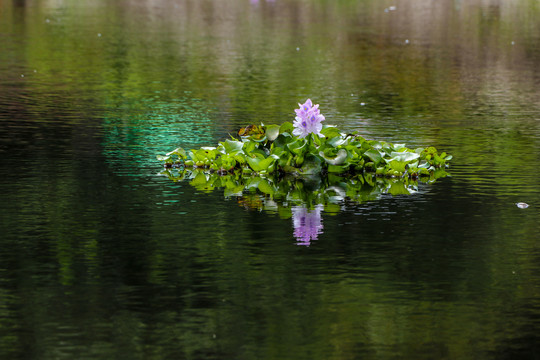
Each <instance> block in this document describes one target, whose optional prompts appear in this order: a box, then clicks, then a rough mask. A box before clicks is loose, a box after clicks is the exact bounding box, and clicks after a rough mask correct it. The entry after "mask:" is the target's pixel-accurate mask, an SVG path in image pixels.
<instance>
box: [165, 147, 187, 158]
mask: <svg viewBox="0 0 540 360" xmlns="http://www.w3.org/2000/svg"><path fill="white" fill-rule="evenodd" d="M167 155H168V156H170V155H177V156H178V157H179V158H182V159H185V158H186V157H187V154H186V150H184V149H182V148H181V147H179V148H176V149H174V150H173V151H171V152H170V153H167Z"/></svg>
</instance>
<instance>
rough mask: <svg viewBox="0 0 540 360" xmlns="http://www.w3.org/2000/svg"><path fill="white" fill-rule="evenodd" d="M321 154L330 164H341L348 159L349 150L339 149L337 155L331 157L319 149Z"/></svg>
mask: <svg viewBox="0 0 540 360" xmlns="http://www.w3.org/2000/svg"><path fill="white" fill-rule="evenodd" d="M319 155H320V156H321V157H322V158H323V159H324V161H326V162H327V163H328V164H330V165H341V164H343V163H344V162H345V160H347V150H345V149H339V151H338V152H337V154H336V156H335V157H329V156H328V155H326V154H325V153H324V152H323V151H319Z"/></svg>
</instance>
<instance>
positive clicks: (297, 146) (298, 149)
mask: <svg viewBox="0 0 540 360" xmlns="http://www.w3.org/2000/svg"><path fill="white" fill-rule="evenodd" d="M306 144H307V142H306V141H305V140H304V139H296V140H295V141H293V142H291V143H288V144H287V148H288V149H289V150H290V151H291V152H292V153H294V154H296V155H300V154H302V153H304V151H305V150H306Z"/></svg>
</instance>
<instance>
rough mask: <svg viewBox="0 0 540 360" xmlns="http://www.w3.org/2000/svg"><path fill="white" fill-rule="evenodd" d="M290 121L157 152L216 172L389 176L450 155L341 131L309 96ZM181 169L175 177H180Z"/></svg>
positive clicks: (417, 171)
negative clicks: (212, 144)
mask: <svg viewBox="0 0 540 360" xmlns="http://www.w3.org/2000/svg"><path fill="white" fill-rule="evenodd" d="M299 105H300V108H299V109H296V110H295V112H296V117H295V121H294V123H290V122H285V123H283V124H281V125H262V124H261V125H249V126H247V127H245V128H242V129H241V130H240V131H239V132H238V138H234V137H232V136H231V139H227V140H225V141H223V142H220V143H219V144H218V146H216V147H201V148H200V149H193V150H188V151H186V150H184V149H183V148H177V149H176V150H174V151H171V152H169V153H168V154H166V155H164V156H161V155H158V156H157V158H158V160H160V161H163V162H164V163H165V168H167V169H171V168H175V169H177V170H178V171H180V172H186V171H191V170H193V169H198V170H199V171H201V170H202V171H203V172H207V173H210V174H216V175H220V176H225V175H231V174H238V175H240V176H241V177H246V176H252V175H259V176H262V177H269V176H274V175H277V176H284V175H292V176H295V177H302V176H306V175H322V176H324V175H328V174H335V175H340V176H345V177H355V176H358V175H363V177H364V178H365V175H372V176H377V177H388V178H395V177H398V178H409V179H417V178H420V179H422V178H425V179H426V180H427V181H429V179H433V178H437V177H441V176H444V175H443V174H446V173H445V172H444V171H441V170H442V169H444V168H445V167H446V166H447V162H448V161H450V160H451V159H452V156H451V155H448V154H446V153H445V152H442V153H439V152H438V151H437V150H436V149H435V148H434V147H427V148H418V149H409V148H407V147H406V146H405V145H404V144H391V143H388V142H384V141H376V140H367V139H365V138H364V137H362V136H361V135H359V134H358V132H353V133H350V134H345V133H342V132H341V131H340V130H339V129H338V128H337V127H334V126H330V125H326V126H323V125H322V122H323V121H324V120H325V117H324V116H323V115H322V114H321V113H320V110H319V106H318V105H313V104H312V102H311V100H309V99H308V100H307V101H306V102H305V103H304V104H299ZM184 176H185V174H183V175H182V174H180V175H178V176H177V177H184Z"/></svg>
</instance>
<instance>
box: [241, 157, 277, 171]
mask: <svg viewBox="0 0 540 360" xmlns="http://www.w3.org/2000/svg"><path fill="white" fill-rule="evenodd" d="M277 159H279V157H278V156H276V155H270V156H268V157H267V158H263V157H259V156H256V157H253V158H252V157H249V156H248V157H247V158H246V160H247V162H248V164H249V166H250V167H251V168H252V169H253V171H257V172H260V171H266V170H268V168H270V167H271V166H272V165H273V164H274V162H275V161H276V160H277Z"/></svg>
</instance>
